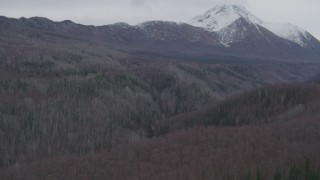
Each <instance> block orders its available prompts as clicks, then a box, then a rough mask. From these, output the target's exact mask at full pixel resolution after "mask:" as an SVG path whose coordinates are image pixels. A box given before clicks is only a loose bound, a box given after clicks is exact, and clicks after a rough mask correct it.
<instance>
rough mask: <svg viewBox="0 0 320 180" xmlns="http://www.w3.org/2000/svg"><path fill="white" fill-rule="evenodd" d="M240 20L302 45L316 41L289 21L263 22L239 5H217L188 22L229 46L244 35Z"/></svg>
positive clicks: (258, 29)
mask: <svg viewBox="0 0 320 180" xmlns="http://www.w3.org/2000/svg"><path fill="white" fill-rule="evenodd" d="M241 20H242V21H246V22H247V23H248V24H250V25H252V26H255V27H256V30H257V31H260V30H261V27H263V28H266V29H267V30H269V31H271V32H272V33H274V34H275V35H277V36H279V37H281V38H284V39H286V40H289V41H291V42H294V43H296V44H298V45H300V46H302V47H312V46H313V45H312V44H313V42H314V41H317V40H316V38H314V37H313V36H312V35H311V34H310V33H308V32H307V31H305V30H304V29H302V28H299V27H297V26H294V25H292V24H289V23H271V22H265V21H263V20H261V19H260V18H258V17H256V16H255V15H253V14H252V13H250V12H249V11H248V10H247V9H246V8H245V7H243V6H240V5H217V6H215V7H214V8H213V9H211V10H209V11H207V12H206V13H205V14H203V15H200V16H196V17H195V18H193V19H192V20H191V21H190V24H191V25H193V26H197V27H202V28H204V29H205V30H207V31H211V32H216V33H218V34H220V41H221V43H222V44H225V45H226V46H229V45H230V44H233V43H238V42H239V41H241V40H242V39H244V38H245V37H246V35H245V34H244V33H245V30H246V29H247V27H241V26H239V21H241ZM239 28H240V29H239ZM239 31H240V34H242V37H241V38H242V39H241V38H240V39H239V36H238V35H237V34H239ZM247 35H249V34H247ZM235 37H236V38H235Z"/></svg>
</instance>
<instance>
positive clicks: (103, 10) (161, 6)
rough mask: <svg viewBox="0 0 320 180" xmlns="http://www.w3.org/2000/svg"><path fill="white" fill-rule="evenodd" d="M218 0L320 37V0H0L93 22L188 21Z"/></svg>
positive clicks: (1, 9)
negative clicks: (245, 8)
mask: <svg viewBox="0 0 320 180" xmlns="http://www.w3.org/2000/svg"><path fill="white" fill-rule="evenodd" d="M216 4H241V5H244V6H246V7H247V8H248V9H249V10H250V11H251V12H252V13H254V14H255V15H257V16H258V17H260V18H261V19H264V20H266V21H276V22H290V23H292V24H295V25H298V26H300V27H302V28H304V29H306V30H308V31H310V32H311V33H312V34H314V35H315V36H316V37H318V38H319V39H320V31H319V30H320V21H319V20H318V19H320V11H319V10H318V8H319V7H320V1H319V0H268V1H265V0H117V1H114V0H90V1H89V0H0V13H1V15H4V16H9V17H17V18H18V17H22V16H24V17H32V16H44V17H47V18H50V19H53V20H56V21H60V20H64V19H70V20H73V21H75V22H78V23H82V24H93V25H104V24H110V23H114V22H119V21H122V22H128V23H129V24H137V23H140V22H143V21H147V20H169V21H178V22H187V21H189V20H190V19H191V18H192V17H193V16H196V15H198V14H202V13H204V12H205V11H206V10H208V9H210V8H212V7H213V6H214V5H216Z"/></svg>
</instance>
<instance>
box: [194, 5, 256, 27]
mask: <svg viewBox="0 0 320 180" xmlns="http://www.w3.org/2000/svg"><path fill="white" fill-rule="evenodd" d="M241 17H243V18H245V19H247V20H248V21H250V22H253V23H256V24H261V23H262V20H261V19H259V18H257V17H255V16H254V15H253V14H251V13H250V12H248V11H247V10H246V9H245V8H244V7H242V6H239V5H217V6H216V7H214V8H213V9H211V10H209V11H207V12H206V13H205V14H204V15H200V16H196V17H195V18H193V19H192V20H191V24H192V25H194V26H198V27H202V28H204V29H206V30H207V31H214V32H218V31H220V30H222V29H223V28H225V27H227V26H229V25H231V24H232V23H234V22H235V21H236V20H238V19H240V18H241Z"/></svg>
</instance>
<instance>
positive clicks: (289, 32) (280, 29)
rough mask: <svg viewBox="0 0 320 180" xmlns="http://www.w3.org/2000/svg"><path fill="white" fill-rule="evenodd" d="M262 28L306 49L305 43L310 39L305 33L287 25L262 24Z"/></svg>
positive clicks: (298, 28) (300, 29)
mask: <svg viewBox="0 0 320 180" xmlns="http://www.w3.org/2000/svg"><path fill="white" fill-rule="evenodd" d="M262 26H264V27H265V28H267V29H268V30H269V31H271V32H273V33H274V34H276V35H277V36H279V37H282V38H284V39H287V40H290V41H292V42H295V43H297V44H299V45H300V46H302V47H306V46H307V45H308V44H307V42H306V41H308V40H310V39H311V36H310V34H309V33H308V32H307V31H305V30H304V29H302V28H300V27H297V26H295V25H292V24H289V23H263V24H262Z"/></svg>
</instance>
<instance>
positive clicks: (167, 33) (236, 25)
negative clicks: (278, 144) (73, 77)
mask: <svg viewBox="0 0 320 180" xmlns="http://www.w3.org/2000/svg"><path fill="white" fill-rule="evenodd" d="M0 35H3V36H4V37H10V36H13V37H21V36H24V37H26V36H27V37H32V38H37V39H43V40H46V41H56V40H59V39H65V38H67V39H71V40H77V41H87V42H90V43H99V44H102V45H104V46H108V47H111V48H114V49H117V50H122V51H125V52H129V53H134V54H150V55H161V56H168V57H175V58H191V59H206V60H211V59H225V57H233V58H234V57H236V58H237V59H259V60H261V59H262V60H282V61H299V62H301V61H310V60H311V61H318V60H319V57H320V42H319V40H317V39H316V38H315V37H314V36H312V35H311V34H310V33H309V32H307V31H305V30H303V29H301V28H299V27H296V26H294V25H291V24H287V23H284V24H281V23H269V22H264V21H263V20H261V19H259V18H257V17H256V16H254V15H253V14H251V13H250V12H249V11H247V10H246V8H244V7H242V6H239V5H218V6H216V7H214V8H213V9H211V10H209V11H207V12H206V13H205V14H203V15H200V16H197V17H195V18H193V19H192V20H191V21H190V23H189V24H187V23H176V22H164V21H148V22H144V23H141V24H138V25H135V26H131V25H129V24H126V23H115V24H111V25H105V26H85V25H80V24H76V23H74V22H72V21H69V20H67V21H62V22H53V21H51V20H49V19H46V18H41V17H33V18H29V19H27V18H20V19H12V18H7V17H0Z"/></svg>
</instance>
